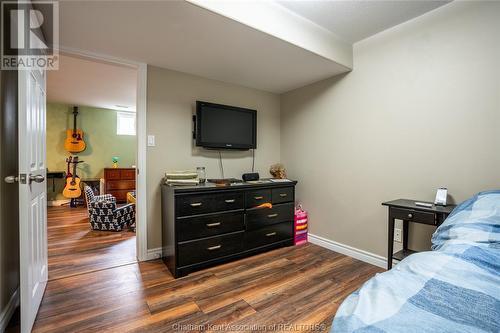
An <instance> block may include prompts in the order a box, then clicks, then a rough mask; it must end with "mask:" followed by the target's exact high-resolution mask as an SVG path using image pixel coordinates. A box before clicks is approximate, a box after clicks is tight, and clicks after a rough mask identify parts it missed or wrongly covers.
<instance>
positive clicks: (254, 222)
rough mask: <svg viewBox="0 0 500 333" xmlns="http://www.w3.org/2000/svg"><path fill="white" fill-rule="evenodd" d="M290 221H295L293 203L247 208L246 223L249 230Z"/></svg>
mask: <svg viewBox="0 0 500 333" xmlns="http://www.w3.org/2000/svg"><path fill="white" fill-rule="evenodd" d="M290 221H293V203H287V204H280V205H274V206H273V208H253V209H248V210H247V216H246V225H247V229H248V230H253V229H258V228H261V227H266V226H269V225H271V224H277V223H281V222H290Z"/></svg>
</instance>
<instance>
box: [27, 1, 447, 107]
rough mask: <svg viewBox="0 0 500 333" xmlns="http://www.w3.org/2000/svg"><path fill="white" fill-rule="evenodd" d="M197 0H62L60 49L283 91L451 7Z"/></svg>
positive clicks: (343, 66) (343, 68) (337, 68)
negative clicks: (338, 54) (389, 32)
mask: <svg viewBox="0 0 500 333" xmlns="http://www.w3.org/2000/svg"><path fill="white" fill-rule="evenodd" d="M190 1H191V2H188V1H166V0H165V1H153V0H141V1H139V0H136V1H124V0H108V1H82V0H74V1H60V2H59V13H60V15H59V40H60V45H61V47H62V49H65V50H71V49H74V50H79V51H83V52H92V53H96V54H103V55H107V56H113V57H117V58H121V59H126V60H132V61H136V62H142V63H147V64H148V65H152V66H158V67H163V68H168V69H172V70H177V71H181V72H185V73H189V74H194V75H198V76H202V77H206V78H210V79H214V80H219V81H224V82H228V83H233V84H238V85H242V86H246V87H251V88H256V89H260V90H264V91H269V92H273V93H283V92H286V91H290V90H293V89H295V88H299V87H302V86H305V85H308V84H310V83H313V82H316V81H319V80H322V79H325V78H328V77H331V76H334V75H338V74H341V73H345V72H347V71H349V70H350V64H348V63H346V62H345V61H339V59H336V58H335V56H334V57H331V56H328V55H325V53H324V52H318V50H333V49H334V48H332V46H335V47H336V46H338V45H341V44H342V45H344V46H343V50H344V51H346V52H345V53H344V54H345V55H348V57H350V58H349V59H350V62H351V64H352V45H351V44H352V43H353V42H356V41H359V40H361V39H363V38H366V37H368V36H371V35H374V34H376V33H378V32H380V31H382V30H384V29H388V28H390V27H393V26H395V25H397V24H400V23H402V22H404V21H407V20H409V19H411V18H414V17H417V16H419V15H422V14H423V13H425V12H428V11H430V10H432V9H434V8H437V7H439V6H442V5H444V4H446V3H447V1H315V0H313V1H277V2H276V1H275V2H255V5H253V4H252V3H246V4H247V7H242V6H243V5H241V3H240V4H238V2H219V3H215V2H210V1H206V0H190ZM35 3H36V2H35ZM210 3H211V5H209V4H210ZM217 4H221V5H217ZM263 4H269V6H271V5H272V6H274V7H276V8H278V9H279V10H278V11H276V10H275V11H273V8H270V7H269V8H267V9H268V10H266V8H265V5H263ZM248 6H249V7H248ZM215 7H218V8H219V9H220V10H215V9H213V8H215ZM276 8H274V9H276ZM235 9H237V10H236V11H235ZM247 9H248V10H247ZM238 10H239V15H240V16H239V17H237V15H236V16H235V15H234V13H238ZM259 10H260V11H259ZM224 11H225V12H224ZM285 16H286V17H285ZM247 18H249V20H245V19H247ZM259 24H262V26H261V27H259ZM266 24H267V29H266V28H262V27H264V26H265V25H266ZM273 29H274V30H275V31H277V32H278V34H274V33H273V32H272V31H271V30H273ZM315 29H316V30H315ZM314 31H315V32H314ZM320 35H321V38H317V37H318V36H320ZM283 36H285V37H283ZM286 36H288V37H290V38H286ZM294 37H297V38H298V39H297V38H295V39H294ZM300 38H302V39H300ZM339 38H340V39H344V40H345V41H348V42H347V43H345V42H343V41H341V40H340V39H339ZM297 40H301V41H302V42H299V43H298V42H297ZM325 46H326V47H325ZM73 70H76V69H73ZM80 74H81V75H85V74H87V73H80ZM54 75H57V74H54ZM101 78H102V76H101ZM103 85H104V86H105V87H109V84H106V83H104V84H103ZM60 87H61V88H65V87H64V86H62V85H61V86H60ZM106 89H107V88H106ZM96 96H97V95H96ZM54 98H55V97H54ZM58 98H60V97H58ZM108 104H109V103H108ZM117 104H118V103H117Z"/></svg>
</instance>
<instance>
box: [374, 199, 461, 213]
mask: <svg viewBox="0 0 500 333" xmlns="http://www.w3.org/2000/svg"><path fill="white" fill-rule="evenodd" d="M416 202H425V203H432V202H427V201H421V200H409V199H397V200H392V201H387V202H383V203H382V205H384V206H389V207H397V208H408V209H415V210H421V211H426V212H432V213H445V214H450V213H451V212H452V211H453V209H454V208H455V207H456V205H451V204H450V205H446V206H436V205H434V204H432V207H424V206H417V205H416V204H415V203H416Z"/></svg>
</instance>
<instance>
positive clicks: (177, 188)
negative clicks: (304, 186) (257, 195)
mask: <svg viewBox="0 0 500 333" xmlns="http://www.w3.org/2000/svg"><path fill="white" fill-rule="evenodd" d="M296 184H297V181H295V180H292V181H289V182H277V183H275V182H271V181H270V180H266V179H262V180H260V181H259V182H251V183H250V182H241V183H232V184H229V185H219V184H215V183H209V182H206V183H204V184H199V185H174V186H171V185H166V184H165V183H163V184H162V186H165V187H167V188H169V189H170V190H172V191H174V192H175V193H188V192H203V191H219V190H223V191H224V190H238V189H245V190H246V189H261V188H276V187H286V186H295V185H296Z"/></svg>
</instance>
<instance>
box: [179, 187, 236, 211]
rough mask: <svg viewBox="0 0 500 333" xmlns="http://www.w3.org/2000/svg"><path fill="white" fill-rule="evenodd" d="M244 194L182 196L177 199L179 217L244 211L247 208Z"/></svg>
mask: <svg viewBox="0 0 500 333" xmlns="http://www.w3.org/2000/svg"><path fill="white" fill-rule="evenodd" d="M244 201H245V195H244V193H243V192H241V191H240V192H227V193H218V194H195V195H181V196H179V197H177V198H176V211H177V216H178V217H180V216H189V215H197V214H206V213H213V212H221V211H226V210H235V209H243V208H244V207H245V202H244Z"/></svg>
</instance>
